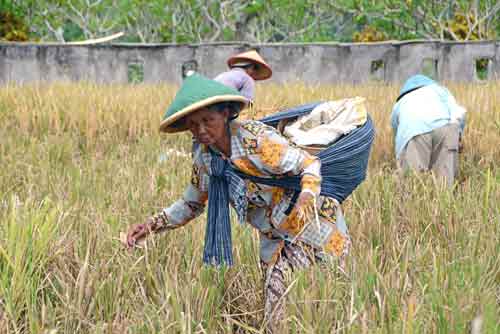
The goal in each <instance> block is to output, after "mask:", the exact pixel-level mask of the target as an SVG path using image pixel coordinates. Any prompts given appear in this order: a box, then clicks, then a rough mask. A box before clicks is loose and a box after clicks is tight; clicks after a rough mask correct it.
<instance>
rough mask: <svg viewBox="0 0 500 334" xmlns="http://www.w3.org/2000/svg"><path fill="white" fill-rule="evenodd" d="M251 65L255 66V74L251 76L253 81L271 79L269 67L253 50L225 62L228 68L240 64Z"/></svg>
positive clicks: (271, 72)
mask: <svg viewBox="0 0 500 334" xmlns="http://www.w3.org/2000/svg"><path fill="white" fill-rule="evenodd" d="M249 62H251V63H253V64H256V65H257V69H256V74H254V75H253V78H254V79H255V80H265V79H268V78H270V77H271V75H272V74H273V71H272V70H271V67H269V65H267V63H266V62H265V61H264V59H262V57H261V56H260V55H259V54H258V53H257V51H255V50H251V51H247V52H243V53H240V54H237V55H235V56H232V57H231V58H229V59H228V60H227V65H228V66H229V67H235V66H236V65H238V64H241V63H249Z"/></svg>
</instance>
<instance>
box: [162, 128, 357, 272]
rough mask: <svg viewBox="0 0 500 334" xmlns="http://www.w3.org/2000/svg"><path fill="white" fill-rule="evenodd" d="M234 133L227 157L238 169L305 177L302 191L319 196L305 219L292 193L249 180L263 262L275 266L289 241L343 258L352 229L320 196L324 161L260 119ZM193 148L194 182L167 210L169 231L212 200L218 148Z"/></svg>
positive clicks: (250, 208) (249, 197) (252, 222)
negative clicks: (210, 193) (210, 192)
mask: <svg viewBox="0 0 500 334" xmlns="http://www.w3.org/2000/svg"><path fill="white" fill-rule="evenodd" d="M230 134H231V157H224V156H223V158H224V159H226V160H227V161H228V162H229V163H230V164H231V165H232V167H233V168H234V169H236V170H239V171H241V172H244V173H246V174H249V175H253V176H258V177H264V178H271V177H279V176H300V177H301V186H302V191H308V192H310V193H312V194H314V195H315V196H314V197H315V199H316V201H315V204H316V215H314V217H309V219H302V218H301V216H300V215H298V214H297V213H298V210H297V208H296V205H294V198H293V197H294V191H293V190H288V189H283V188H278V187H273V186H268V185H263V184H258V183H255V182H252V181H250V180H245V181H244V182H245V183H246V187H245V188H246V198H247V200H248V208H247V212H246V213H247V214H246V220H247V222H248V223H249V224H250V225H252V226H253V227H255V228H256V229H258V230H259V232H260V233H259V235H260V257H261V260H262V261H264V262H265V263H273V262H274V261H275V260H276V259H277V256H278V254H279V253H280V251H281V248H282V247H283V245H284V242H285V240H286V241H294V242H295V241H297V240H298V241H299V242H303V243H306V244H308V245H310V246H312V247H314V248H316V249H319V250H322V251H325V252H328V253H333V254H334V255H337V256H341V255H343V254H344V253H345V252H346V247H347V244H348V241H349V237H348V234H347V228H346V225H345V223H344V220H343V218H342V216H341V212H340V206H339V204H338V202H337V201H336V200H335V199H333V198H329V197H325V196H319V193H320V184H321V174H320V168H321V162H320V160H319V159H318V158H317V157H316V156H313V155H310V154H309V153H307V152H306V151H304V150H302V149H300V148H297V147H295V146H294V145H292V144H290V143H289V142H288V140H287V139H286V138H284V137H282V136H281V135H280V134H279V133H278V132H277V131H276V129H274V128H272V127H269V126H267V125H265V124H263V123H261V122H258V121H244V122H238V121H232V122H231V123H230ZM193 147H194V152H193V171H192V178H191V182H190V184H189V185H188V187H187V189H186V190H185V192H184V195H183V197H182V198H181V199H180V200H178V201H177V202H175V203H174V204H172V205H171V206H170V207H168V208H166V209H164V210H163V213H164V214H165V215H166V217H167V218H168V224H167V225H166V226H164V228H166V229H172V228H176V227H179V226H182V225H185V224H186V223H188V222H189V221H191V220H192V219H194V218H196V217H197V216H199V215H200V214H201V213H202V212H203V211H204V207H205V203H206V201H207V199H208V185H209V178H210V176H209V174H208V171H209V170H210V161H211V158H212V154H213V153H211V152H210V150H214V149H213V148H211V147H207V146H206V145H199V144H198V145H194V146H193ZM339 214H340V215H339ZM339 217H340V219H339ZM306 220H307V221H306Z"/></svg>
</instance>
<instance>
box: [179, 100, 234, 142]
mask: <svg viewBox="0 0 500 334" xmlns="http://www.w3.org/2000/svg"><path fill="white" fill-rule="evenodd" d="M228 118H229V111H227V110H225V111H223V112H219V111H216V110H214V109H209V108H203V109H200V110H199V111H197V112H194V113H192V114H191V115H188V116H186V119H185V121H186V125H187V127H188V129H189V131H191V133H192V134H193V136H194V138H195V139H196V140H197V141H198V142H200V143H201V144H205V145H214V144H215V143H220V142H222V140H223V138H224V137H226V136H228V133H227V127H226V123H227V120H228Z"/></svg>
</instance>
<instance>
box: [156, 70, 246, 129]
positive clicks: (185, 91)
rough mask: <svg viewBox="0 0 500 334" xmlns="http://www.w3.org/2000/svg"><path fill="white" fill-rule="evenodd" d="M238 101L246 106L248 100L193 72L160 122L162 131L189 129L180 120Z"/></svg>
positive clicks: (228, 88) (232, 90)
mask: <svg viewBox="0 0 500 334" xmlns="http://www.w3.org/2000/svg"><path fill="white" fill-rule="evenodd" d="M220 102H237V103H241V104H242V108H244V107H245V106H246V105H247V104H248V100H247V99H246V98H245V97H244V96H243V95H241V94H240V93H239V92H238V91H237V90H235V89H233V88H231V87H228V86H225V85H223V84H221V83H219V82H217V81H214V80H210V79H208V78H206V77H204V76H202V75H199V74H196V73H195V74H192V75H190V76H188V77H186V79H185V80H184V82H183V83H182V86H181V88H180V89H179V91H178V92H177V93H176V94H175V97H174V101H173V102H172V104H170V106H169V107H168V109H167V111H166V112H165V115H164V116H163V120H162V122H161V123H160V131H163V132H168V133H175V132H181V131H185V130H187V127H186V125H185V124H184V122H180V120H181V119H182V118H184V117H186V116H187V115H189V114H191V113H193V112H195V111H198V110H200V109H201V108H204V107H207V106H210V105H213V104H216V103H220Z"/></svg>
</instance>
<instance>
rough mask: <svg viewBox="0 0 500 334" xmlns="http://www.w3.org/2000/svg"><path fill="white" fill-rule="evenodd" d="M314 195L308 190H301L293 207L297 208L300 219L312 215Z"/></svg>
mask: <svg viewBox="0 0 500 334" xmlns="http://www.w3.org/2000/svg"><path fill="white" fill-rule="evenodd" d="M314 198H315V195H314V194H313V193H312V192H310V191H302V192H301V193H300V195H299V198H297V202H296V203H295V207H296V208H297V211H298V215H299V217H300V218H301V219H303V220H306V219H307V218H310V217H313V215H314V204H315V201H314Z"/></svg>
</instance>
